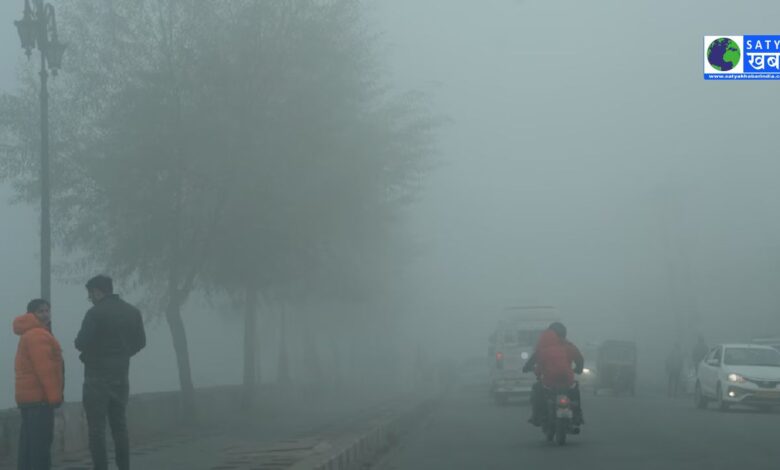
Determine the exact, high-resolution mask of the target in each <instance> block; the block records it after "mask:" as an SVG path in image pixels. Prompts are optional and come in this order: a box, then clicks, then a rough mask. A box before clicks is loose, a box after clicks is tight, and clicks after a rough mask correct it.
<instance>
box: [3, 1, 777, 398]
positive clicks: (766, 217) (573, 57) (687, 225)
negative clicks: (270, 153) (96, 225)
mask: <svg viewBox="0 0 780 470" xmlns="http://www.w3.org/2000/svg"><path fill="white" fill-rule="evenodd" d="M15 3H21V2H10V1H6V2H2V3H0V18H2V20H0V64H2V65H1V66H0V87H2V89H3V90H9V89H12V88H13V86H14V83H15V82H14V70H13V66H14V64H16V63H18V62H19V58H20V57H21V55H22V51H21V50H20V49H19V48H18V44H17V43H18V39H17V38H16V34H15V31H14V28H13V25H12V20H13V19H16V18H17V17H18V16H19V12H20V11H21V8H20V7H19V6H17V5H15ZM54 3H55V5H56V2H54ZM369 3H370V6H371V8H370V14H371V16H370V20H371V22H372V24H373V25H375V26H376V27H377V28H379V29H381V30H382V31H384V35H383V36H382V37H381V43H382V45H383V48H382V52H383V53H384V54H386V58H387V61H386V65H387V73H388V75H389V76H388V78H389V81H390V82H391V83H394V84H395V86H396V87H397V88H398V89H410V88H411V89H419V90H423V91H425V92H428V93H429V94H430V96H431V98H432V103H433V106H434V110H435V111H436V112H437V113H441V114H443V115H446V116H448V117H449V118H450V119H451V122H450V123H449V124H447V125H446V126H445V127H444V128H443V129H442V131H441V132H440V134H439V136H440V139H439V148H440V154H439V155H438V156H437V158H438V162H439V165H438V167H437V168H436V170H435V171H434V172H433V173H432V174H431V175H430V177H429V179H428V184H427V188H426V189H425V190H424V192H423V193H422V194H421V195H420V200H419V201H418V202H417V203H416V204H415V205H414V206H413V207H410V208H409V210H408V215H409V217H408V220H407V221H406V223H407V224H408V228H409V231H410V232H411V233H412V234H413V235H414V237H415V239H416V240H417V241H418V242H419V243H421V244H422V245H423V246H425V247H426V252H425V254H424V256H422V257H421V258H420V259H419V260H417V262H416V263H415V265H414V266H413V273H414V280H415V281H416V282H417V283H418V287H417V294H418V296H417V297H416V298H414V299H410V302H411V304H412V307H410V308H411V309H412V311H413V315H415V316H414V318H415V320H416V321H417V323H418V326H419V328H425V331H429V330H428V328H432V329H433V331H437V329H438V328H437V325H438V326H439V327H440V326H441V325H442V324H447V325H450V324H454V325H456V326H457V327H460V329H456V330H455V331H454V332H450V331H449V330H450V329H449V328H447V330H448V333H447V336H446V338H441V337H438V338H437V339H436V340H435V341H438V342H440V343H447V344H448V346H449V347H454V346H453V345H455V346H457V347H459V348H462V349H463V350H468V351H473V352H475V353H477V354H478V353H482V352H484V350H485V338H486V334H485V332H486V331H487V330H489V329H490V328H491V327H492V326H493V324H492V316H493V315H494V313H495V312H496V311H497V310H499V309H500V308H501V307H502V306H503V305H505V304H506V303H509V302H523V303H544V304H550V305H556V306H558V307H559V308H560V311H561V313H562V314H563V315H564V318H565V319H566V320H567V322H569V323H570V331H572V334H573V336H574V337H575V338H583V339H591V338H592V339H604V337H605V336H610V335H613V336H626V337H638V338H639V337H641V338H642V339H643V340H644V341H645V342H648V341H650V342H652V341H656V340H657V341H658V342H659V343H668V342H669V341H671V337H672V336H673V335H674V332H673V331H672V330H671V328H672V327H673V323H672V319H673V316H672V313H671V312H673V311H679V310H688V311H696V312H698V315H699V318H700V329H701V330H702V331H703V332H704V333H705V334H706V335H707V336H708V339H710V341H711V342H715V341H718V340H732V339H745V338H746V337H750V336H751V335H754V334H756V333H759V332H762V331H764V332H766V331H776V332H778V333H780V321H779V320H777V317H778V315H777V312H778V307H779V306H780V294H778V292H780V289H778V288H777V287H778V281H779V280H780V256H778V248H780V217H778V215H779V214H778V213H779V212H780V211H778V209H777V208H778V201H780V185H778V184H777V179H778V175H780V163H778V151H777V142H776V140H775V135H776V131H775V126H776V125H777V118H776V117H775V112H774V108H775V106H776V105H777V104H778V101H780V96H779V95H778V93H777V90H776V86H775V84H774V83H772V82H765V83H761V82H734V83H730V82H711V83H708V82H705V81H704V80H703V78H702V58H701V56H702V38H703V36H704V35H707V34H753V33H757V34H761V33H768V34H771V33H773V32H774V33H780V32H778V31H777V27H776V24H775V21H774V20H775V19H776V18H777V17H778V14H780V4H778V3H777V2H769V1H760V2H759V1H745V2H740V3H734V2H726V1H724V0H716V1H707V2H704V1H698V2H676V1H672V0H662V1H658V0H654V1H650V0H643V1H631V2H627V1H625V0H614V1H595V2H587V1H586V2H583V1H581V0H566V1H548V0H525V1H514V0H484V1H481V2H475V1H473V0H425V1H422V0H381V1H379V0H376V1H372V2H369ZM756 11H761V12H762V13H761V14H756ZM64 40H66V41H67V38H64ZM64 67H66V68H67V55H66V56H65V61H64ZM54 99H56V98H54ZM53 125H56V123H53ZM0 197H2V198H3V200H7V199H8V197H10V191H9V190H8V189H7V188H4V189H3V190H2V191H0ZM36 209H37V208H35V207H29V208H28V207H19V206H10V205H7V204H3V205H2V206H0V220H3V221H4V223H3V230H2V231H0V237H1V238H0V250H2V251H0V254H1V256H2V257H1V258H0V259H2V260H3V265H2V268H0V293H1V294H2V295H0V299H1V300H2V310H3V312H5V315H4V318H5V325H7V328H3V329H0V341H2V345H1V346H0V357H1V358H3V360H2V363H0V385H2V386H0V407H2V406H3V405H9V404H10V403H11V400H12V391H13V381H12V373H13V368H12V358H13V353H14V351H15V347H16V338H15V337H13V335H12V334H11V333H10V320H11V318H12V316H14V315H17V314H20V313H22V309H23V307H24V305H25V303H26V302H27V301H28V300H29V299H30V298H32V297H34V296H35V295H36V292H37V290H38V281H37V279H38V266H37V264H38V261H37V246H38V238H37V230H38V226H37V215H36V212H35V211H36ZM54 296H55V298H54V302H55V304H54V307H53V310H54V315H55V316H56V317H55V318H56V320H55V321H56V322H57V325H58V326H57V328H58V329H57V334H58V336H60V339H61V341H62V342H63V345H64V346H65V350H66V360H68V361H69V363H71V364H76V362H75V361H76V359H75V354H74V352H73V348H72V338H73V336H74V335H75V332H76V330H77V329H78V322H80V320H81V317H82V315H83V312H84V311H85V309H86V308H87V302H86V296H85V294H84V292H83V289H82V287H81V286H80V285H75V286H64V285H61V284H55V290H54ZM131 300H132V299H131ZM216 318H217V319H216V320H215V319H214V316H209V315H207V314H206V313H202V314H199V315H188V316H187V319H186V321H187V322H188V324H187V327H188V332H189V334H190V335H191V338H190V339H191V344H193V345H195V346H194V349H193V351H192V354H193V363H194V364H195V367H194V374H195V380H196V383H198V384H205V382H207V381H209V380H213V381H215V382H218V381H221V380H227V381H238V380H239V377H240V370H239V367H238V366H237V367H236V368H235V370H232V369H230V370H228V371H224V370H223V368H222V367H221V366H220V364H221V363H223V362H224V361H227V358H229V357H232V358H234V359H232V360H235V358H238V357H240V356H239V351H238V346H236V347H235V348H234V349H235V351H233V350H229V349H223V350H221V351H219V352H216V351H214V350H212V349H205V348H202V347H201V348H199V347H198V344H199V341H198V339H199V338H207V337H209V333H212V334H214V333H215V331H214V329H216V334H219V332H225V331H228V330H229V329H230V328H238V325H237V323H236V322H234V323H231V322H230V321H229V320H225V319H223V318H219V317H216ZM150 329H152V332H151V341H150V348H149V350H147V351H145V352H144V353H142V356H141V357H140V358H139V359H138V361H136V363H135V364H134V366H133V373H134V375H135V376H136V377H137V380H136V383H137V384H139V385H138V386H137V387H136V391H139V389H160V388H175V385H176V377H175V369H174V368H173V356H172V354H171V352H170V340H169V338H168V333H167V329H166V328H164V327H163V325H160V327H158V328H156V329H153V328H150ZM439 331H440V330H439ZM459 331H462V333H459ZM228 343H229V342H228ZM152 358H155V360H152ZM160 358H162V361H163V363H162V366H159V365H156V364H157V363H158V362H159V360H160ZM165 361H169V363H168V364H169V366H170V372H166V371H165V370H163V369H164V366H165V364H166V362H165ZM139 371H143V377H144V378H143V379H142V378H141V375H142V373H141V372H139ZM80 372H81V371H80V367H74V366H71V368H70V369H69V373H68V381H69V388H68V390H69V397H68V398H70V399H74V398H75V394H76V393H77V392H76V391H77V390H78V383H79V382H80V380H78V379H79V375H78V374H80Z"/></svg>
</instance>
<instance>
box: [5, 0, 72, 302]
mask: <svg viewBox="0 0 780 470" xmlns="http://www.w3.org/2000/svg"><path fill="white" fill-rule="evenodd" d="M14 24H15V25H16V30H17V31H18V33H19V39H20V41H21V43H22V49H24V51H25V53H26V54H27V57H28V58H29V57H30V56H32V50H33V49H35V48H37V49H38V51H40V53H41V71H40V76H41V93H40V95H41V176H40V178H41V297H43V298H44V299H47V300H49V301H51V221H50V220H51V215H50V206H51V187H50V184H49V176H50V174H49V173H50V172H49V89H48V79H49V72H51V74H52V75H53V76H57V71H58V70H59V69H60V67H61V66H62V56H63V54H64V53H65V47H66V45H65V44H63V43H61V42H60V40H59V38H58V36H57V19H56V16H55V13H54V6H52V5H51V4H49V3H44V1H43V0H32V2H31V0H24V16H22V19H21V20H19V21H15V22H14Z"/></svg>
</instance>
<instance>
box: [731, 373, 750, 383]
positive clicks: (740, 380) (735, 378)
mask: <svg viewBox="0 0 780 470" xmlns="http://www.w3.org/2000/svg"><path fill="white" fill-rule="evenodd" d="M728 379H729V382H734V383H738V384H741V383H745V382H746V380H745V378H744V377H742V376H741V375H739V374H729V376H728Z"/></svg>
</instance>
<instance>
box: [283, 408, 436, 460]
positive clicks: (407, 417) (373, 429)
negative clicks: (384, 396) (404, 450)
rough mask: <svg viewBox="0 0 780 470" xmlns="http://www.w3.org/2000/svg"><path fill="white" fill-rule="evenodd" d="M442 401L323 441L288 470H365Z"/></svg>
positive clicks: (379, 419)
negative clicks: (334, 438) (331, 439)
mask: <svg viewBox="0 0 780 470" xmlns="http://www.w3.org/2000/svg"><path fill="white" fill-rule="evenodd" d="M438 400H439V397H428V398H425V399H423V400H422V401H420V402H419V403H417V404H416V405H414V406H412V407H411V408H409V409H407V410H404V411H402V412H400V413H397V414H394V415H392V416H385V417H382V418H378V419H375V420H372V421H370V422H369V423H367V425H366V426H365V428H364V429H362V430H359V431H356V432H354V433H352V434H349V435H346V436H343V437H339V438H338V439H336V440H333V441H322V442H320V443H319V444H318V445H317V446H316V447H315V448H314V449H313V452H312V454H313V455H311V456H310V457H307V458H305V459H304V460H301V461H299V462H297V463H295V464H294V465H293V466H292V467H290V468H289V469H288V470H358V469H363V468H366V465H368V464H369V463H370V462H371V461H372V460H373V459H374V458H375V457H377V456H378V455H380V454H382V453H385V452H387V451H388V450H390V449H391V448H393V447H395V446H396V445H397V444H398V442H399V440H400V436H401V435H402V434H404V433H405V432H406V431H407V430H408V429H409V428H410V427H411V426H413V425H414V424H415V423H416V422H418V421H419V420H421V419H422V418H424V417H425V416H427V415H428V414H429V413H430V412H431V411H432V409H433V407H434V405H435V404H436V402H438Z"/></svg>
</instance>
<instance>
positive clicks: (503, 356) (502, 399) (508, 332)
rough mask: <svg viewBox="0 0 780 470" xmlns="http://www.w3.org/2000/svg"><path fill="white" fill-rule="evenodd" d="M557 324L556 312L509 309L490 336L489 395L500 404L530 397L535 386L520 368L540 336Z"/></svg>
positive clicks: (529, 375)
mask: <svg viewBox="0 0 780 470" xmlns="http://www.w3.org/2000/svg"><path fill="white" fill-rule="evenodd" d="M555 321H559V317H558V313H557V310H556V309H555V308H554V307H548V306H522V307H509V308H507V309H506V311H505V315H504V319H503V320H501V321H500V322H499V323H498V325H497V326H496V329H495V331H494V332H493V334H492V335H491V336H490V347H489V352H490V354H491V356H492V365H491V368H490V392H491V393H492V395H493V398H494V400H495V401H496V402H497V403H499V404H503V403H506V402H507V401H508V400H509V399H510V398H512V397H522V396H530V395H531V388H532V387H533V385H534V383H535V382H536V378H535V377H534V375H533V374H523V366H524V365H525V363H526V362H527V361H528V359H529V358H530V357H531V354H533V352H534V348H535V347H536V343H537V341H538V340H539V336H540V335H541V334H542V332H543V331H544V330H545V329H547V327H549V326H550V323H552V322H555Z"/></svg>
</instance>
